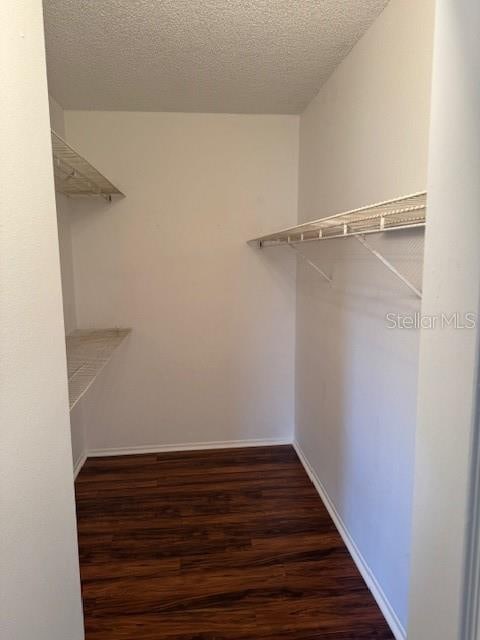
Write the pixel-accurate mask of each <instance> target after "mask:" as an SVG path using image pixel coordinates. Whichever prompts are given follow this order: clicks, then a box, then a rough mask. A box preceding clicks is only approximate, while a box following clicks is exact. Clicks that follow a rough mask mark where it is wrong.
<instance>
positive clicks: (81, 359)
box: [66, 329, 131, 411]
mask: <svg viewBox="0 0 480 640" xmlns="http://www.w3.org/2000/svg"><path fill="white" fill-rule="evenodd" d="M130 332H131V329H77V330H76V331H74V332H73V333H71V334H69V335H68V336H66V347H67V371H68V394H69V402H70V411H71V410H72V409H73V407H74V406H75V405H76V404H77V402H78V401H79V400H80V398H81V397H82V396H83V395H84V394H85V393H86V391H87V390H88V389H89V388H90V386H91V385H92V384H93V382H94V381H95V378H96V377H97V376H98V374H99V373H100V371H101V370H102V369H103V367H104V366H105V365H106V364H107V362H108V361H109V360H110V358H111V357H112V354H113V352H114V351H115V349H116V348H117V347H118V346H119V345H120V343H121V342H122V341H123V340H124V339H125V338H126V337H127V336H128V334H129V333H130Z"/></svg>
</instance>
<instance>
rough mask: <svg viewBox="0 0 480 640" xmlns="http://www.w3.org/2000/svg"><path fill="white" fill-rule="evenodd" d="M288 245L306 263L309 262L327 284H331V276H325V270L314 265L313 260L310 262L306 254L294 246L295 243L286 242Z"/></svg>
mask: <svg viewBox="0 0 480 640" xmlns="http://www.w3.org/2000/svg"><path fill="white" fill-rule="evenodd" d="M288 246H289V247H290V248H291V249H293V250H294V251H296V253H297V255H298V256H300V258H302V260H304V261H305V262H306V263H307V264H309V265H310V266H311V267H312V269H315V271H317V272H318V273H319V274H320V275H321V276H322V278H323V279H324V280H326V281H327V282H328V284H329V285H330V286H331V285H332V278H330V277H329V276H327V274H326V273H325V271H323V269H320V267H319V266H318V265H316V264H315V263H314V262H312V261H311V260H310V259H309V258H307V256H306V255H305V254H304V253H302V252H301V251H300V249H299V248H298V247H296V246H295V245H293V244H291V243H290V242H289V243H288Z"/></svg>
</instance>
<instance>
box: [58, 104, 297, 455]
mask: <svg viewBox="0 0 480 640" xmlns="http://www.w3.org/2000/svg"><path fill="white" fill-rule="evenodd" d="M65 114H66V125H67V126H66V128H67V138H68V141H69V142H70V144H72V145H73V146H75V147H76V148H78V150H79V151H80V152H81V153H82V154H83V155H85V156H86V157H88V158H89V159H90V160H91V161H92V162H93V163H94V164H95V165H96V166H98V168H99V169H100V170H102V171H103V172H104V173H105V174H106V175H107V177H109V178H110V179H111V180H113V181H114V182H115V183H116V184H118V186H119V187H120V188H121V189H122V190H123V191H124V192H125V193H126V194H127V197H126V198H125V199H123V200H119V201H116V202H115V203H112V204H107V203H105V202H104V201H95V202H92V201H76V202H75V204H74V211H73V218H72V227H71V228H72V242H73V254H74V264H75V296H76V304H77V321H78V325H79V326H80V327H112V326H127V327H132V328H133V331H132V334H131V336H129V338H128V340H127V341H126V342H125V343H124V344H123V345H122V346H121V347H120V349H119V350H118V351H117V353H116V354H115V355H114V358H113V359H112V361H111V362H110V363H109V365H108V366H107V367H106V368H105V370H104V372H103V373H102V374H101V376H100V377H99V379H98V380H97V382H96V383H95V385H94V387H92V389H91V390H90V391H89V393H88V394H87V396H88V397H87V396H85V401H84V404H83V407H84V411H85V421H86V423H87V441H88V448H89V449H104V448H120V447H143V446H150V445H152V446H156V445H165V444H188V443H197V442H212V441H232V440H247V439H252V438H254V439H257V438H260V439H278V438H282V439H283V438H287V439H288V438H291V436H292V433H293V388H294V378H293V376H294V371H293V369H294V368H293V361H294V317H295V305H294V299H295V261H294V259H293V256H290V255H289V254H288V252H279V253H277V254H276V255H267V254H266V253H262V252H259V251H257V250H255V249H252V248H251V247H248V246H247V245H246V241H247V240H248V239H249V238H251V237H254V236H256V235H259V234H261V233H265V232H267V231H268V230H269V229H271V228H272V227H277V226H283V225H288V224H293V223H294V222H295V219H296V209H297V169H298V117H297V116H236V115H199V114H173V113H172V114H162V113H125V112H82V111H76V112H75V111H74V112H69V111H66V112H65Z"/></svg>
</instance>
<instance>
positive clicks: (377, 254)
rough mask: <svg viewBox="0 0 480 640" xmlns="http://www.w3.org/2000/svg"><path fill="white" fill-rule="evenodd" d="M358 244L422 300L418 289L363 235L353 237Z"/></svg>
mask: <svg viewBox="0 0 480 640" xmlns="http://www.w3.org/2000/svg"><path fill="white" fill-rule="evenodd" d="M354 237H355V238H356V239H357V240H358V242H360V244H362V245H363V246H364V247H365V249H367V251H369V252H370V253H371V254H372V255H374V256H375V257H376V258H378V259H379V260H380V262H381V263H382V264H383V265H385V267H387V269H388V270H389V271H391V272H392V273H393V274H394V275H395V276H396V277H397V278H399V279H400V280H401V281H402V282H403V283H404V284H405V285H406V286H407V287H408V288H409V289H410V290H411V291H413V293H414V294H415V295H416V296H417V297H418V298H420V300H421V299H422V292H421V290H420V289H417V287H416V286H415V285H414V284H412V283H411V282H410V280H409V279H408V278H406V277H405V276H404V275H403V274H401V273H400V271H399V270H398V269H396V268H395V267H394V266H393V264H392V263H391V262H389V261H388V260H387V258H385V256H383V255H382V254H381V253H380V252H379V251H377V250H376V249H374V248H373V247H372V246H371V245H370V244H369V243H368V242H367V241H366V240H365V237H364V236H363V235H356V236H354Z"/></svg>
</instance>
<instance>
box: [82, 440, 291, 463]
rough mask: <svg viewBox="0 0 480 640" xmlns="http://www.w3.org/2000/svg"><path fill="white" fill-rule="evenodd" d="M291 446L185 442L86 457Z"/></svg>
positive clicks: (92, 452) (94, 451)
mask: <svg viewBox="0 0 480 640" xmlns="http://www.w3.org/2000/svg"><path fill="white" fill-rule="evenodd" d="M281 444H292V440H291V439H290V438H267V439H250V440H215V441H213V442H185V443H181V444H153V445H146V446H139V447H109V448H106V449H89V451H88V452H87V457H92V458H97V457H101V456H128V455H132V454H140V453H168V452H169V451H200V450H203V449H238V448H241V447H272V446H275V445H281Z"/></svg>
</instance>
